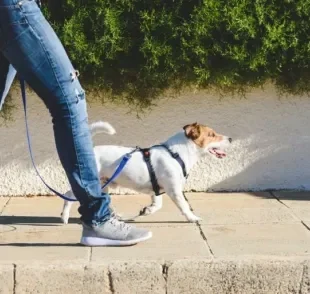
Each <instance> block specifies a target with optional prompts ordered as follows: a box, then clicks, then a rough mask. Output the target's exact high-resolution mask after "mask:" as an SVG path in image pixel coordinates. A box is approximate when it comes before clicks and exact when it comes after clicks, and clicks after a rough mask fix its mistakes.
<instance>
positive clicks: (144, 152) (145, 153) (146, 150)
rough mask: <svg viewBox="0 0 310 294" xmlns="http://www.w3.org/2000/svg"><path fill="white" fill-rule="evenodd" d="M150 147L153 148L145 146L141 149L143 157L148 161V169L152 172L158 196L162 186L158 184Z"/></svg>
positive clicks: (151, 176)
mask: <svg viewBox="0 0 310 294" xmlns="http://www.w3.org/2000/svg"><path fill="white" fill-rule="evenodd" d="M150 149H151V148H144V149H140V151H141V152H142V155H143V159H144V161H145V163H146V166H147V169H148V171H149V174H150V178H151V183H152V187H153V191H154V193H155V195H156V196H157V195H159V194H160V193H159V191H160V187H159V185H158V182H157V179H156V175H155V171H154V168H153V166H152V163H151V157H150Z"/></svg>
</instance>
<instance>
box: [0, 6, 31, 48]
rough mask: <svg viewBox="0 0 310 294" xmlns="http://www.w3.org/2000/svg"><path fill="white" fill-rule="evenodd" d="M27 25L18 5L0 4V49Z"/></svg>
mask: <svg viewBox="0 0 310 294" xmlns="http://www.w3.org/2000/svg"><path fill="white" fill-rule="evenodd" d="M27 27H28V22H27V19H26V17H25V15H24V13H23V12H22V10H21V7H20V5H18V4H16V5H10V6H0V49H5V47H6V46H7V45H8V44H9V43H10V42H11V41H13V40H15V39H16V38H17V37H18V36H19V35H20V34H21V33H22V32H23V31H24V30H25V29H26V28H27Z"/></svg>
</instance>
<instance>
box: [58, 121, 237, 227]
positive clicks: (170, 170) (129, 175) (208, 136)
mask: <svg viewBox="0 0 310 294" xmlns="http://www.w3.org/2000/svg"><path fill="white" fill-rule="evenodd" d="M90 130H91V133H92V135H95V134H97V133H106V134H110V135H113V134H115V130H114V128H113V127H112V126H111V125H110V124H109V123H107V122H96V123H93V124H92V125H91V126H90ZM231 142H232V139H231V138H229V137H226V136H223V135H220V134H218V133H216V132H215V131H214V130H213V129H211V128H209V127H207V126H204V125H201V124H198V123H193V124H189V125H186V126H185V127H184V128H183V131H181V132H178V133H176V134H175V135H173V136H172V137H170V138H169V139H168V140H167V141H166V142H164V144H165V145H166V146H168V147H169V149H170V150H172V151H173V152H176V153H178V154H179V156H180V157H181V159H182V160H183V162H184V164H185V167H186V171H187V173H189V172H190V170H191V169H192V167H193V166H194V165H195V164H196V163H197V162H198V161H199V160H200V159H201V158H202V157H203V156H204V155H206V154H212V155H214V156H216V157H217V158H223V157H225V156H226V153H225V149H226V148H227V147H228V146H229V145H230V143H231ZM132 150H133V149H132V148H128V147H123V146H112V145H102V146H96V147H95V148H94V152H95V157H96V162H97V167H98V172H99V175H100V178H101V179H108V178H110V177H111V176H112V175H113V173H114V171H115V169H116V168H117V166H118V165H119V163H120V160H121V158H122V157H123V156H124V155H125V154H126V153H129V152H131V151H132ZM150 158H151V162H152V166H153V168H154V171H155V175H156V178H157V182H158V184H159V186H160V192H165V193H167V194H168V195H169V196H170V197H171V199H172V200H173V201H174V203H175V204H176V205H177V207H178V208H179V209H180V211H181V212H182V214H183V215H184V216H185V217H186V218H187V220H188V221H190V222H195V221H198V220H200V218H199V217H198V216H196V215H195V214H193V212H192V211H191V210H190V207H189V205H188V203H187V201H186V200H185V198H184V195H183V188H184V184H185V180H186V179H185V178H184V175H183V172H182V168H181V166H180V164H179V163H178V162H177V161H176V160H175V159H174V158H173V157H172V156H171V155H170V154H169V152H167V150H166V149H165V148H154V149H151V151H150ZM109 186H110V187H115V186H121V187H125V188H129V189H132V190H135V191H137V192H141V193H144V194H149V195H151V196H152V203H151V204H150V205H149V206H147V207H145V208H144V209H143V210H142V211H143V212H144V215H149V214H153V213H154V212H156V211H158V210H159V209H161V207H162V196H161V195H159V196H155V195H154V191H153V188H152V184H151V180H150V175H149V172H148V169H147V166H146V163H145V161H144V159H143V155H142V153H141V152H134V153H133V154H132V157H131V159H130V160H129V161H128V163H127V165H126V166H125V168H124V169H123V171H122V172H121V174H120V175H119V177H118V178H116V179H115V181H114V182H113V183H111V184H110V185H109ZM104 192H108V188H106V189H105V191H104ZM66 196H67V197H70V198H73V199H75V197H74V195H73V193H72V191H68V192H67V193H66ZM71 204H72V202H70V201H65V203H64V207H63V211H62V214H61V218H62V221H63V223H65V224H66V223H68V220H69V215H70V208H71Z"/></svg>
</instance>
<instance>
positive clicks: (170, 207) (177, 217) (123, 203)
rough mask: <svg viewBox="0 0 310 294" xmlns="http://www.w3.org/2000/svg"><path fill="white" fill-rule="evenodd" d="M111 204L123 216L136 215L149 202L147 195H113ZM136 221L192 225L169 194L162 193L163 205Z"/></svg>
mask: <svg viewBox="0 0 310 294" xmlns="http://www.w3.org/2000/svg"><path fill="white" fill-rule="evenodd" d="M111 199H112V205H113V208H115V210H116V211H117V213H119V214H121V215H122V216H123V217H124V218H126V217H131V216H134V215H137V214H138V213H139V211H140V210H141V209H142V208H144V207H145V206H147V205H150V204H151V197H150V196H149V195H140V194H139V195H113V196H112V198H111ZM135 222H136V223H148V224H150V225H160V224H163V225H165V226H166V225H170V224H174V223H175V224H177V225H178V226H179V225H192V224H191V223H189V222H188V221H187V220H186V218H185V217H184V216H183V215H182V214H181V212H180V210H179V209H178V208H177V206H176V205H175V204H174V203H173V201H172V200H171V199H170V197H169V196H167V195H163V207H162V209H160V210H159V211H157V212H155V213H154V214H152V215H148V216H145V217H139V218H137V219H136V220H135Z"/></svg>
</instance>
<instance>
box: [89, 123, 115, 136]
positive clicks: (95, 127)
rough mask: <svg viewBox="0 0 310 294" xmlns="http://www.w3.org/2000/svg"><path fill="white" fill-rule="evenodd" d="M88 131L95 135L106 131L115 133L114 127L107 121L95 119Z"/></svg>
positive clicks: (109, 133) (111, 133)
mask: <svg viewBox="0 0 310 294" xmlns="http://www.w3.org/2000/svg"><path fill="white" fill-rule="evenodd" d="M89 128H90V133H91V135H92V136H95V135H97V134H99V133H106V134H108V135H114V134H115V133H116V131H115V129H114V128H113V127H112V125H110V124H109V123H108V122H105V121H97V122H94V123H92V124H91V125H90V127H89Z"/></svg>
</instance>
